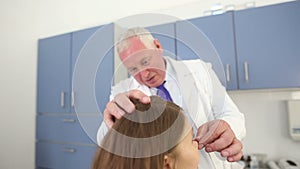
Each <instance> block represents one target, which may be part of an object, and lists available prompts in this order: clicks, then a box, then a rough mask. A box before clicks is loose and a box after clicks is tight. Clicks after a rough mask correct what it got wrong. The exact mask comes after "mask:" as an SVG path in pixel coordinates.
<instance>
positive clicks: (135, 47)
mask: <svg viewBox="0 0 300 169" xmlns="http://www.w3.org/2000/svg"><path fill="white" fill-rule="evenodd" d="M127 42H128V48H127V49H125V50H124V51H122V52H121V53H120V58H121V60H123V59H125V58H126V57H127V56H129V55H131V54H133V53H135V52H138V51H139V50H143V49H146V46H145V45H144V44H143V42H142V41H141V39H140V38H139V37H137V36H134V37H132V38H129V39H128V40H127Z"/></svg>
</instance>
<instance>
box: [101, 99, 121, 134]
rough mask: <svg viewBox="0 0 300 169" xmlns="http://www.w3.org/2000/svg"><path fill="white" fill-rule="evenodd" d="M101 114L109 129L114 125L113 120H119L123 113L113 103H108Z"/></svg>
mask: <svg viewBox="0 0 300 169" xmlns="http://www.w3.org/2000/svg"><path fill="white" fill-rule="evenodd" d="M103 114H104V122H105V124H106V125H107V126H108V127H109V128H111V127H112V125H113V124H114V120H115V118H117V119H120V118H121V117H122V116H123V115H124V114H125V112H124V111H123V110H121V109H120V108H119V107H118V106H117V105H116V104H115V103H114V102H113V101H110V102H108V103H107V104H106V108H105V110H104V113H103Z"/></svg>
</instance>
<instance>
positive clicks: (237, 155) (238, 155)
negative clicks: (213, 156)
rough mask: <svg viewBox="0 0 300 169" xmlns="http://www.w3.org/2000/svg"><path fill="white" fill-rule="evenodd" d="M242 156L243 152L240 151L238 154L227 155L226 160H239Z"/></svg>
mask: <svg viewBox="0 0 300 169" xmlns="http://www.w3.org/2000/svg"><path fill="white" fill-rule="evenodd" d="M242 156H243V152H242V151H240V152H239V153H238V154H235V155H233V156H229V157H227V161H229V162H237V161H239V160H240V159H241V158H242Z"/></svg>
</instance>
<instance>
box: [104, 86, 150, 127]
mask: <svg viewBox="0 0 300 169" xmlns="http://www.w3.org/2000/svg"><path fill="white" fill-rule="evenodd" d="M130 98H135V99H138V100H139V101H140V102H142V103H145V104H146V103H150V97H149V96H147V95H146V94H144V93H143V92H141V91H139V90H131V91H128V92H125V93H120V94H118V95H117V96H116V97H115V98H114V100H112V101H110V102H108V103H107V104H106V108H105V110H104V122H105V124H106V125H107V127H108V128H111V127H112V125H113V124H114V122H115V119H120V118H121V117H122V116H123V115H124V114H125V113H132V112H133V111H134V110H135V106H134V104H133V103H132V102H131V101H130Z"/></svg>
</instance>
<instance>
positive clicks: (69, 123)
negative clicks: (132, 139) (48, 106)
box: [37, 115, 102, 144]
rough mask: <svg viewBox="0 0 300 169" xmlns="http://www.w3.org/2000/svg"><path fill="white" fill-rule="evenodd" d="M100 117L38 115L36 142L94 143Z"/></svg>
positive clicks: (100, 120)
mask: <svg viewBox="0 0 300 169" xmlns="http://www.w3.org/2000/svg"><path fill="white" fill-rule="evenodd" d="M101 122H102V119H101V117H100V115H99V116H98V115H79V116H78V117H77V116H76V115H38V116H37V140H48V141H55V142H72V143H88V144H94V143H96V135H97V130H98V128H99V126H100V123H101Z"/></svg>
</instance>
